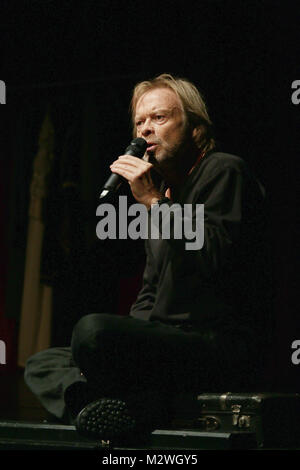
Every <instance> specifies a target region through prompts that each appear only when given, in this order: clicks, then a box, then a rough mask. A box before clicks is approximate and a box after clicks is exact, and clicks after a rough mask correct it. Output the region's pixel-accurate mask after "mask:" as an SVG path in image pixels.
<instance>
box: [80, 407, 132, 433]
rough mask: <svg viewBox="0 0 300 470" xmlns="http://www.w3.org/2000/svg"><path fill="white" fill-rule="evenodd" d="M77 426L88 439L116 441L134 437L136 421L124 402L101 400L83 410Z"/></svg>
mask: <svg viewBox="0 0 300 470" xmlns="http://www.w3.org/2000/svg"><path fill="white" fill-rule="evenodd" d="M75 426H76V428H77V431H78V432H79V433H80V434H82V435H84V436H86V437H91V438H92V437H93V438H98V439H102V440H115V439H118V438H120V437H125V436H127V437H129V436H130V435H132V434H133V433H134V431H135V428H136V421H135V419H134V418H132V417H131V416H130V414H129V412H128V409H127V406H126V403H125V402H124V401H122V400H115V399H110V398H101V399H100V400H96V401H94V402H93V403H90V404H89V405H87V406H86V407H85V408H83V410H81V412H80V413H79V414H78V416H77V418H76V422H75Z"/></svg>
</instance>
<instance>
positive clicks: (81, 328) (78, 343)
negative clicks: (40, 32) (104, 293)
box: [71, 313, 114, 363]
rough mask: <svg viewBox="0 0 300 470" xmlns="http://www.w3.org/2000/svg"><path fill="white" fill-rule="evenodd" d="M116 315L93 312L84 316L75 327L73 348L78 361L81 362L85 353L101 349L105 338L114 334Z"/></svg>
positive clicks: (72, 341) (73, 353)
mask: <svg viewBox="0 0 300 470" xmlns="http://www.w3.org/2000/svg"><path fill="white" fill-rule="evenodd" d="M113 318H114V315H112V314H109V313H91V314H89V315H85V316H84V317H82V318H81V319H80V320H79V321H78V322H77V324H76V325H75V327H74V329H73V334H72V340H71V349H72V355H73V358H74V360H75V362H76V363H80V357H82V355H83V354H88V353H93V352H95V351H96V350H98V349H99V346H100V345H101V343H102V342H103V338H105V337H108V336H113V334H112V331H113V329H114V325H113V323H114V322H113Z"/></svg>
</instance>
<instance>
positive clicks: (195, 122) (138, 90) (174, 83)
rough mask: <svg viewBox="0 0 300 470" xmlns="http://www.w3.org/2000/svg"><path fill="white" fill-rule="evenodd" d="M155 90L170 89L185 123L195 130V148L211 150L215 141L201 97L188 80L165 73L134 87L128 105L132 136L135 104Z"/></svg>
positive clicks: (134, 126)
mask: <svg viewBox="0 0 300 470" xmlns="http://www.w3.org/2000/svg"><path fill="white" fill-rule="evenodd" d="M155 88H170V89H171V90H173V91H174V92H175V93H176V95H177V96H178V98H179V100H180V102H181V103H182V106H183V110H184V113H185V116H186V119H187V123H188V124H189V126H190V127H191V128H192V129H196V131H195V137H194V138H195V143H196V145H197V147H198V148H199V149H200V150H201V151H204V152H207V151H208V150H211V149H212V148H213V147H214V146H215V141H214V138H213V135H212V122H211V120H210V118H209V115H208V112H207V107H206V104H205V102H204V99H203V97H202V96H201V94H200V92H199V90H198V89H197V88H196V86H195V85H194V84H193V83H191V82H190V81H189V80H187V79H185V78H177V77H173V76H172V75H170V74H167V73H163V74H161V75H159V76H158V77H155V78H153V79H151V80H146V81H143V82H140V83H138V84H137V85H136V86H135V87H134V90H133V94H132V99H131V103H130V110H131V117H132V123H133V134H134V136H135V135H136V125H135V113H136V105H137V102H138V100H139V99H140V98H141V96H142V95H143V94H144V93H146V92H147V91H150V90H153V89H155Z"/></svg>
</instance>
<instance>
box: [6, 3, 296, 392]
mask: <svg viewBox="0 0 300 470" xmlns="http://www.w3.org/2000/svg"><path fill="white" fill-rule="evenodd" d="M299 24H300V6H299V2H298V1H291V0H290V1H285V2H282V1H276V0H275V1H267V0H262V1H249V0H248V1H247V0H246V1H239V0H236V1H228V0H211V1H201V0H198V1H184V2H182V1H181V2H175V1H169V0H165V1H160V2H155V1H148V2H146V1H141V2H136V1H126V2H125V1H124V2H123V1H114V0H111V1H107V0H103V1H81V2H76V1H60V2H57V1H51V0H44V1H32V0H31V1H30V0H29V1H22V0H20V1H4V0H2V2H1V69H0V70H1V73H0V79H1V80H4V81H5V82H6V85H7V104H6V106H2V107H1V109H0V112H1V128H2V132H1V171H2V177H1V180H2V184H3V186H4V190H3V194H4V195H9V187H10V185H12V182H11V180H10V179H9V175H10V174H11V172H10V170H11V166H12V165H13V164H14V162H13V159H14V158H17V157H16V156H15V154H13V152H12V146H13V131H12V129H13V124H14V123H13V122H12V120H13V117H14V116H15V113H16V110H17V109H18V104H19V103H20V102H22V104H23V107H21V108H20V109H24V103H26V106H27V112H28V115H26V116H27V119H28V116H30V106H31V105H32V106H33V108H32V109H33V112H34V103H36V100H38V99H39V98H40V97H41V96H42V99H44V98H45V96H47V97H49V96H51V98H52V100H54V101H55V97H56V96H59V97H60V99H61V96H63V95H68V93H69V94H70V95H71V96H73V95H74V93H75V95H76V91H75V92H74V90H79V89H81V88H82V87H84V88H86V87H89V86H91V87H93V86H94V85H95V84H100V85H101V86H100V89H101V90H102V91H101V93H102V95H101V94H100V97H99V95H98V98H99V100H100V103H101V96H102V101H103V107H101V104H100V107H101V109H99V116H100V125H101V126H102V128H103V129H105V133H104V132H102V134H101V136H102V137H103V148H104V149H105V151H103V154H101V156H99V161H100V170H102V173H101V174H99V179H98V181H97V178H96V177H95V191H96V190H97V191H98V190H99V189H100V188H101V184H102V183H103V182H104V180H105V177H106V174H105V169H106V167H107V163H108V162H110V161H111V160H113V159H114V157H115V156H116V155H117V154H118V152H120V153H121V151H122V150H123V148H124V147H125V146H126V145H127V143H128V141H129V140H130V122H129V114H128V112H127V108H128V105H129V101H130V92H131V89H132V87H133V86H134V84H135V83H136V82H137V81H138V80H142V79H147V78H151V77H152V76H154V75H157V74H159V73H163V72H169V73H173V74H174V75H177V76H184V77H187V78H189V79H190V80H192V81H193V82H194V83H195V84H196V85H197V86H198V87H199V88H200V90H201V91H202V92H203V94H204V96H205V98H206V101H207V103H208V108H209V112H210V116H211V119H212V121H213V122H214V125H215V131H216V135H217V139H218V142H219V144H220V146H221V148H222V150H224V151H226V152H230V153H235V154H238V155H240V156H241V157H243V158H244V159H245V160H247V162H248V163H249V164H250V165H251V166H252V167H253V169H254V170H255V172H256V174H257V175H258V176H259V177H260V179H261V180H262V182H263V183H264V184H265V186H266V189H267V193H268V195H269V201H270V226H271V234H270V245H271V249H272V263H273V268H272V269H273V273H274V281H275V297H274V318H275V319H276V325H277V326H276V335H275V339H274V344H273V346H274V348H273V350H272V351H271V357H272V361H271V362H272V367H273V369H274V370H275V369H276V374H277V377H278V380H279V383H280V387H282V388H283V387H286V388H290V389H291V388H292V389H297V388H298V385H299V378H298V376H299V373H300V365H299V366H298V367H297V366H295V365H293V364H291V360H290V356H291V353H292V350H291V343H292V341H293V340H295V339H300V321H299V317H298V308H297V306H298V292H297V281H296V279H297V278H296V272H297V271H296V267H297V261H298V260H297V250H296V247H297V242H298V237H297V226H298V212H299V211H298V201H297V187H298V179H299V178H298V172H297V163H298V158H299V113H300V105H299V106H296V105H294V104H293V103H292V101H291V95H292V91H293V90H292V89H291V84H292V82H293V81H294V80H297V79H300V76H299V73H300V72H299V64H300V62H299V60H300V54H299V52H300V50H299V49H300V37H299ZM105 89H107V95H106V94H105ZM105 95H106V98H105ZM110 96H114V97H115V99H114V102H113V104H112V106H110V105H109V103H110V98H107V97H110ZM118 103H119V104H120V106H119V108H118ZM5 175H7V178H6V176H5ZM96 186H97V187H96ZM25 197H26V195H25ZM7 202H9V201H7ZM2 204H3V206H4V207H3V210H2V212H3V220H4V222H3V227H4V231H5V227H6V221H7V219H8V218H9V211H8V209H7V208H8V207H9V206H8V204H6V201H5V202H4V200H3V201H2ZM6 240H7V238H5V236H4V237H3V248H2V251H3V252H5V242H6ZM0 337H1V336H0Z"/></svg>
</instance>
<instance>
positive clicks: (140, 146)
mask: <svg viewBox="0 0 300 470" xmlns="http://www.w3.org/2000/svg"><path fill="white" fill-rule="evenodd" d="M146 149H147V142H146V141H145V139H142V138H141V137H137V138H136V139H133V140H132V141H131V142H130V145H129V146H128V147H127V149H126V150H125V154H127V155H132V156H134V157H138V158H142V157H143V156H144V153H145V152H146Z"/></svg>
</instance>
